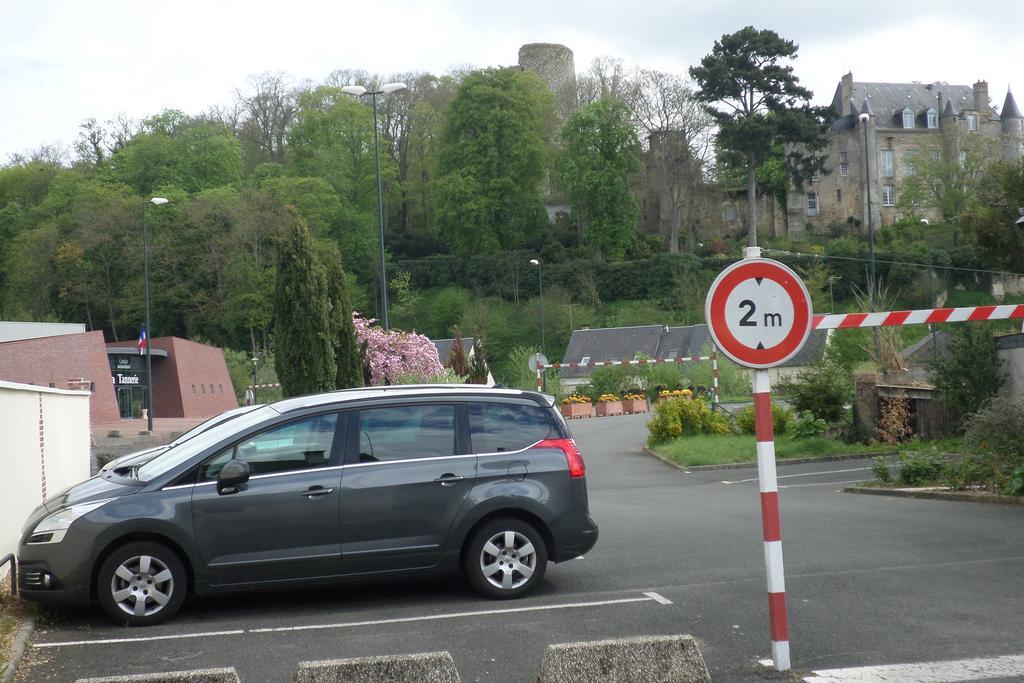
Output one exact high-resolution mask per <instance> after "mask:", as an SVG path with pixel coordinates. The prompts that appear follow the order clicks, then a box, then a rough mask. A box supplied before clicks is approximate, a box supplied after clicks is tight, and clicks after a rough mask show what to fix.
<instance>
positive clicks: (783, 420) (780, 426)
mask: <svg viewBox="0 0 1024 683" xmlns="http://www.w3.org/2000/svg"><path fill="white" fill-rule="evenodd" d="M792 419H793V412H792V411H791V410H789V409H788V408H785V407H784V406H780V405H778V404H777V403H772V431H773V432H774V433H775V435H776V436H778V435H781V434H785V433H786V430H788V429H789V423H790V421H792ZM736 425H737V426H738V427H739V428H740V429H741V430H742V431H743V432H744V433H746V434H756V433H757V429H756V424H755V420H754V408H753V407H748V408H744V409H743V410H741V411H740V412H738V413H737V414H736Z"/></svg>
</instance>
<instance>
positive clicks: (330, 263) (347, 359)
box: [317, 241, 363, 389]
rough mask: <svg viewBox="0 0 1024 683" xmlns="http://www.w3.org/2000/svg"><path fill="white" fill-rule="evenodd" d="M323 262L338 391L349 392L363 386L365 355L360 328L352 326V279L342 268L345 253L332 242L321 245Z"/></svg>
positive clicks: (318, 246) (335, 385)
mask: <svg viewBox="0 0 1024 683" xmlns="http://www.w3.org/2000/svg"><path fill="white" fill-rule="evenodd" d="M317 251H318V253H319V257H320V262H321V263H322V264H323V266H324V274H325V275H326V277H327V302H328V311H327V314H328V317H329V318H330V324H331V343H332V345H333V346H334V363H335V366H336V371H335V380H334V388H335V389H349V388H352V387H361V386H363V355H362V353H361V352H360V351H359V344H358V343H357V342H356V327H355V325H354V324H353V323H352V304H351V301H350V300H349V296H348V282H347V280H348V278H347V276H346V275H345V271H344V270H343V269H342V267H341V252H340V251H339V250H338V246H337V245H336V244H334V243H332V242H325V241H321V242H319V243H318V244H317Z"/></svg>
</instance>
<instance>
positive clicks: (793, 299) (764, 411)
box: [704, 247, 814, 671]
mask: <svg viewBox="0 0 1024 683" xmlns="http://www.w3.org/2000/svg"><path fill="white" fill-rule="evenodd" d="M760 256H761V250H760V249H758V248H757V247H750V248H747V249H746V250H745V252H744V260H742V261H739V262H738V263H735V264H733V265H731V266H729V267H728V268H726V269H725V270H723V271H722V272H721V273H720V274H719V275H718V277H717V278H715V281H714V283H713V284H712V285H711V289H710V291H708V297H707V300H706V301H705V304H704V312H705V315H706V317H707V322H708V331H709V332H710V333H711V337H712V339H714V341H715V345H716V346H717V347H718V348H720V349H722V353H724V354H725V355H727V356H729V357H730V358H732V359H733V360H734V361H736V362H737V363H739V364H740V365H743V366H745V367H748V368H752V369H753V370H754V380H753V384H754V386H753V388H754V425H755V433H756V437H757V473H758V482H759V488H760V492H761V525H762V531H763V537H764V563H765V571H766V574H767V579H768V581H767V583H768V619H769V623H770V631H771V640H772V663H773V664H774V666H775V669H776V670H778V671H788V670H789V669H790V658H789V622H788V619H787V616H786V579H785V571H784V568H783V562H782V523H781V520H780V518H779V487H778V480H777V478H776V474H775V435H774V433H773V431H772V398H771V382H770V380H769V377H768V370H767V368H770V367H774V366H776V365H780V364H782V363H784V362H786V361H787V360H789V359H790V358H792V357H793V356H795V355H796V354H797V353H799V351H800V349H801V348H802V347H803V345H804V343H806V341H807V337H808V336H809V335H810V333H811V327H812V323H813V318H814V315H813V312H812V310H811V298H810V296H809V295H808V293H807V288H806V287H805V286H804V283H803V282H802V281H801V280H800V278H799V277H798V276H797V275H796V273H794V272H793V271H792V270H790V269H789V268H787V267H786V266H784V265H783V264H781V263H778V262H777V261H770V260H767V259H762V258H760Z"/></svg>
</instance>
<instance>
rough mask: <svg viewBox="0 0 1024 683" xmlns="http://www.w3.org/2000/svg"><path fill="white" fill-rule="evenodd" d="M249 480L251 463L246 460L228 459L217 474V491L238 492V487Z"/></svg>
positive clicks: (221, 492) (223, 492) (219, 492)
mask: <svg viewBox="0 0 1024 683" xmlns="http://www.w3.org/2000/svg"><path fill="white" fill-rule="evenodd" d="M247 481H249V463H247V462H246V461H244V460H228V461H227V462H226V463H224V466H223V467H221V468H220V474H218V475H217V493H218V494H220V495H223V494H226V493H238V487H239V486H241V485H242V484H244V483H245V482H247Z"/></svg>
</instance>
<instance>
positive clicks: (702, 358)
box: [537, 348, 719, 403]
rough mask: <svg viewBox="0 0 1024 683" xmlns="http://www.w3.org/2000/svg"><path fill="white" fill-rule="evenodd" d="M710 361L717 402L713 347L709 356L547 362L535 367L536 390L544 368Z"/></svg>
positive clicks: (538, 389)
mask: <svg viewBox="0 0 1024 683" xmlns="http://www.w3.org/2000/svg"><path fill="white" fill-rule="evenodd" d="M706 360H709V361H711V376H712V392H713V393H712V396H713V398H712V401H713V402H714V403H718V402H719V400H718V350H717V349H715V348H712V349H711V355H710V356H678V357H676V358H637V359H635V360H597V361H588V362H586V363H548V364H547V365H540V366H538V367H537V391H540V386H541V375H540V373H541V372H542V371H544V370H559V369H562V368H567V369H569V368H571V369H578V368H599V367H605V366H615V365H656V364H658V363H676V364H682V363H699V362H701V361H706Z"/></svg>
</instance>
